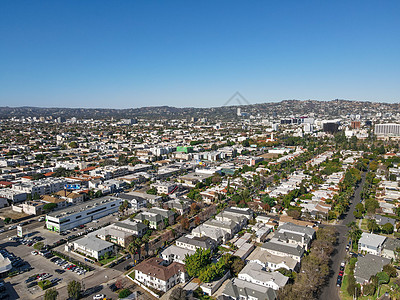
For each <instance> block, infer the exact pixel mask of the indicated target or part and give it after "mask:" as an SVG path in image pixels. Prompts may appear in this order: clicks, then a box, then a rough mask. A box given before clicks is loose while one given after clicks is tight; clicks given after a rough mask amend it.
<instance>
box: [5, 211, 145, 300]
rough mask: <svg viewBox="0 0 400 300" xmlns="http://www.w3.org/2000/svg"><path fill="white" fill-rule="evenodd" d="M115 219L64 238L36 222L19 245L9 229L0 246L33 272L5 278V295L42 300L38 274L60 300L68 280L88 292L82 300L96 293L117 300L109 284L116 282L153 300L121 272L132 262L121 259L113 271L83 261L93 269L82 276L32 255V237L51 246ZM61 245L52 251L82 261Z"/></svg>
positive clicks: (27, 227) (27, 228)
mask: <svg viewBox="0 0 400 300" xmlns="http://www.w3.org/2000/svg"><path fill="white" fill-rule="evenodd" d="M117 217H118V216H117V215H110V216H107V217H104V218H102V219H99V220H95V221H94V222H90V223H87V224H85V226H84V228H74V229H73V230H70V231H69V232H68V233H67V234H66V235H60V234H59V233H57V232H52V231H49V230H47V229H46V228H44V225H45V222H37V220H36V221H35V222H32V223H31V224H28V225H25V226H23V234H24V239H25V242H24V243H23V244H22V243H21V239H18V241H16V240H15V236H16V230H14V229H13V230H8V231H6V232H4V233H1V234H0V239H1V240H0V247H1V248H2V249H6V250H7V251H9V252H10V253H13V254H14V256H15V257H20V258H22V259H23V260H25V261H26V262H27V264H25V265H24V268H29V269H30V268H32V270H27V271H26V272H24V273H22V274H18V275H16V276H13V277H11V278H6V279H5V287H6V292H7V294H8V295H9V297H10V298H9V299H42V298H43V295H44V291H42V289H41V288H40V287H38V285H37V282H38V281H39V279H38V278H36V277H39V276H38V275H42V277H41V279H47V280H49V281H50V282H51V281H53V282H54V286H55V288H56V289H57V291H58V292H59V298H60V299H66V298H68V296H67V284H68V282H70V281H71V280H77V281H79V282H81V285H82V287H83V290H86V291H87V294H86V296H85V297H84V298H83V299H92V298H93V295H95V294H105V295H106V296H107V297H109V298H112V299H116V298H117V297H116V293H115V291H112V290H111V289H110V285H112V284H113V283H115V282H117V281H118V282H122V283H123V287H131V288H135V289H138V290H140V291H141V292H142V293H143V295H142V296H140V299H152V297H151V296H150V295H146V293H145V292H144V291H143V290H142V289H141V288H140V287H136V286H135V285H133V283H132V281H131V280H129V279H127V278H126V277H125V276H124V273H125V272H127V270H126V267H127V266H128V265H129V264H133V261H132V259H128V260H124V261H123V262H121V263H120V264H117V265H116V266H114V267H112V268H103V267H99V266H95V265H92V264H89V263H87V262H86V264H87V265H90V266H92V267H94V270H93V271H89V272H86V273H85V274H79V273H77V272H76V270H75V272H74V271H71V270H68V268H67V265H66V263H64V264H65V266H64V267H65V268H63V266H60V265H57V264H55V263H54V262H52V261H51V260H56V258H55V257H53V258H51V257H49V258H46V257H44V256H42V255H40V254H36V253H35V255H34V254H32V252H35V249H34V248H33V245H34V244H35V242H37V240H35V237H38V239H40V240H41V242H43V243H44V245H45V246H46V245H52V244H54V243H55V242H57V241H59V240H60V239H65V240H66V239H67V238H68V237H71V236H76V237H77V238H79V236H80V235H82V236H83V234H85V232H87V231H88V230H89V229H91V228H97V227H99V226H102V225H104V224H106V223H109V222H115V221H117V220H116V218H117ZM29 245H31V246H29ZM64 246H65V245H60V246H58V247H56V248H54V249H52V250H56V251H59V252H61V253H63V254H67V255H69V256H71V257H72V258H74V259H76V260H77V261H81V262H84V260H83V259H82V258H80V257H78V256H76V255H74V254H71V253H66V252H65V249H64V248H65V247H64ZM36 252H37V251H36ZM127 269H128V268H127ZM56 270H61V271H56ZM60 273H61V274H60ZM81 273H83V272H81ZM34 275H36V277H35V278H33V276H34ZM31 277H32V278H31Z"/></svg>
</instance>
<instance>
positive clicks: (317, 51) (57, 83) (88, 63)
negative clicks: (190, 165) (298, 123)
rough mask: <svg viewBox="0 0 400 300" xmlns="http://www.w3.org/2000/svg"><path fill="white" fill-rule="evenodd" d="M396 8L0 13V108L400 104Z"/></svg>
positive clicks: (193, 6) (212, 6)
mask: <svg viewBox="0 0 400 300" xmlns="http://www.w3.org/2000/svg"><path fill="white" fill-rule="evenodd" d="M399 15H400V1H398V0H394V1H368V0H362V1H348V0H346V1H336V0H335V1H321V0H319V1H307V0H304V1H298V0H295V1H278V0H274V1H244V0H243V1H222V0H214V1H207V0H197V1H189V0H184V1H172V0H171V1H161V0H160V1H133V0H132V1H129V0H125V1H118V0H109V1H100V0H96V1H89V0H84V1H82V0H75V1H74V0H68V1H67V0H64V1H53V0H49V1H39V0H35V1H32V0H29V1H12V0H8V1H7V0H5V1H1V2H0V106H46V107H106V108H128V107H141V106H155V105H169V106H178V107H184V106H195V107H207V106H222V105H223V104H224V103H225V102H226V100H227V99H229V98H230V96H231V95H232V94H233V93H234V92H236V91H239V92H240V93H241V94H243V95H244V96H245V97H246V98H247V100H248V101H249V102H251V103H261V102H270V101H280V100H283V99H300V100H305V99H316V100H331V99H336V98H339V99H352V100H370V101H384V102H398V101H400V17H399Z"/></svg>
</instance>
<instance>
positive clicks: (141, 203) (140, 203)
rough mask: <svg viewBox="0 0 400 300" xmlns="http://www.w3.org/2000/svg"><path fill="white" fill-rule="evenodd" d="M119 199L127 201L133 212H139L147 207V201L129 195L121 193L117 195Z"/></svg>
mask: <svg viewBox="0 0 400 300" xmlns="http://www.w3.org/2000/svg"><path fill="white" fill-rule="evenodd" d="M119 197H120V198H121V199H123V200H127V201H128V202H129V203H130V205H131V207H132V208H133V209H134V210H139V209H141V208H144V207H146V206H147V199H145V198H143V197H140V196H137V195H133V194H131V193H127V194H124V193H121V194H119Z"/></svg>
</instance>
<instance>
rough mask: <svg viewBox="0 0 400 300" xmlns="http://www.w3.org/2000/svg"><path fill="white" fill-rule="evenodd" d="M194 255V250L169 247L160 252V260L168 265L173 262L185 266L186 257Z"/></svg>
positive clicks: (174, 246)
mask: <svg viewBox="0 0 400 300" xmlns="http://www.w3.org/2000/svg"><path fill="white" fill-rule="evenodd" d="M194 253H195V251H194V250H190V249H187V248H182V247H178V246H176V245H171V246H169V247H167V248H166V249H164V250H163V251H162V252H161V258H162V259H163V260H166V261H168V262H170V263H171V262H174V261H175V262H177V263H180V264H185V258H186V255H193V254H194Z"/></svg>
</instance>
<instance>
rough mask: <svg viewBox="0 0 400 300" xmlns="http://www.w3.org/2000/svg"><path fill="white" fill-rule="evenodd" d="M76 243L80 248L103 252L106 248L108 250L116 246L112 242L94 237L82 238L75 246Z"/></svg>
mask: <svg viewBox="0 0 400 300" xmlns="http://www.w3.org/2000/svg"><path fill="white" fill-rule="evenodd" d="M75 243H76V244H78V245H80V246H83V247H85V248H88V249H91V250H94V251H101V250H103V249H105V248H108V247H111V246H113V245H114V244H112V243H110V242H107V241H103V240H101V239H98V238H96V237H94V236H87V237H84V238H81V239H79V240H76V241H74V244H75Z"/></svg>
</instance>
